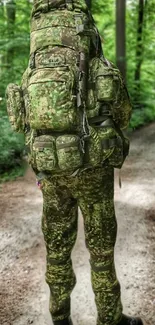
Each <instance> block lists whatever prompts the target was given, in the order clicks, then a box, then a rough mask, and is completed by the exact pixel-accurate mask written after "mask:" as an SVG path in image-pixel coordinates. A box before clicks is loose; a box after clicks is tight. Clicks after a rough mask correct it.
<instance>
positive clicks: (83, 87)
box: [6, 0, 129, 170]
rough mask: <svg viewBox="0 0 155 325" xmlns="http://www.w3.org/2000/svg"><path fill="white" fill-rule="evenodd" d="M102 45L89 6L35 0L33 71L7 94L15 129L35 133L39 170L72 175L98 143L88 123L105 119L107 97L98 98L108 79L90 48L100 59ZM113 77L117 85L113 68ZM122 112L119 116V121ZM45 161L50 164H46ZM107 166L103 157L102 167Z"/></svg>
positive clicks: (31, 69)
mask: <svg viewBox="0 0 155 325" xmlns="http://www.w3.org/2000/svg"><path fill="white" fill-rule="evenodd" d="M98 40H99V35H98V32H97V30H96V28H95V26H94V23H93V20H92V18H91V16H90V13H89V12H88V9H87V6H86V3H85V1H84V0H77V1H65V0H64V1H63V0H55V1H54V0H49V1H46V0H44V1H43V0H38V1H37V0H34V6H33V10H32V18H31V42H30V61H29V66H28V68H27V69H26V72H25V73H24V76H23V81H22V87H19V86H17V85H14V84H10V85H9V86H8V87H7V92H6V93H7V107H8V114H9V117H10V122H11V124H12V125H13V127H14V129H15V130H16V131H18V132H27V130H29V129H30V130H34V131H35V135H36V136H35V139H34V142H33V145H32V147H31V150H32V152H35V154H36V157H35V161H36V165H37V167H36V169H37V170H54V169H55V170H56V169H60V170H67V169H70V170H71V169H76V168H77V167H80V166H83V164H84V161H85V159H84V155H85V142H86V141H85V140H86V139H88V137H89V139H91V138H92V141H91V140H90V143H91V142H93V137H91V131H90V130H92V129H93V126H92V127H90V126H89V124H88V120H89V119H92V118H94V117H95V115H96V117H98V116H100V115H101V113H102V114H103V115H105V112H104V113H103V112H101V109H100V107H99V106H101V105H100V104H99V103H101V102H102V103H103V102H104V103H105V102H106V100H105V98H104V96H103V94H102V96H100V95H101V94H100V95H99V96H98V95H96V94H97V93H101V91H100V89H101V87H100V89H99V87H98V85H101V84H102V89H103V88H104V87H105V85H103V84H106V83H107V82H104V79H106V80H107V76H106V73H103V71H101V70H103V69H102V68H101V67H100V68H99V66H98V67H97V65H98V64H99V62H100V61H99V60H100V59H99V58H97V57H94V58H93V59H91V60H90V56H91V55H92V53H90V49H91V47H92V45H91V44H93V47H94V48H95V51H93V52H94V53H95V56H96V53H97V51H98V53H99V50H98V49H97V48H96V47H97V43H98ZM97 55H99V54H97ZM95 60H98V61H95ZM101 61H102V64H103V65H106V63H105V61H104V62H103V60H101ZM88 63H89V66H88ZM113 70H114V69H113ZM88 71H89V74H90V77H89V76H88ZM110 75H111V77H112V79H114V78H113V73H112V68H111V72H110ZM91 85H93V89H91ZM107 88H108V87H107ZM101 97H102V98H101ZM117 97H118V94H117ZM117 100H118V98H117ZM114 101H115V105H114V107H115V113H114V110H113V114H112V115H113V118H114V119H115V120H116V115H117V122H119V123H120V127H122V124H123V122H122V121H123V119H124V115H123V117H122V116H121V114H122V112H123V109H122V98H121V101H120V102H121V105H120V102H119V105H118V103H117V101H116V98H111V103H112V102H114ZM92 106H93V107H92ZM102 106H103V105H102ZM112 106H113V105H111V109H112ZM118 106H119V109H118ZM117 111H120V116H121V117H119V118H118V116H119V114H118V112H117ZM128 111H129V109H128ZM123 114H124V113H123ZM128 115H129V114H128ZM125 117H126V118H127V114H126V115H125ZM119 123H118V125H119ZM121 123H122V124H121ZM90 124H92V120H90ZM125 124H126V122H125ZM123 126H124V125H123ZM88 143H89V141H87V144H88ZM99 147H100V148H99V150H101V149H102V148H101V146H100V145H99ZM90 153H91V150H90ZM73 156H75V159H73ZM71 158H72V159H71ZM69 159H70V164H69ZM45 160H46V161H47V160H49V162H48V163H47V164H46V162H45V163H43V162H44V161H45ZM73 160H74V161H73ZM90 160H91V159H90ZM103 160H104V157H102V154H101V153H100V159H99V160H98V161H97V164H98V163H102V161H103ZM40 161H41V162H40ZM67 161H68V163H67ZM92 162H93V160H92V161H91V163H90V165H91V164H92ZM87 164H88V159H87ZM94 164H96V162H95V163H93V165H94ZM46 165H47V166H46Z"/></svg>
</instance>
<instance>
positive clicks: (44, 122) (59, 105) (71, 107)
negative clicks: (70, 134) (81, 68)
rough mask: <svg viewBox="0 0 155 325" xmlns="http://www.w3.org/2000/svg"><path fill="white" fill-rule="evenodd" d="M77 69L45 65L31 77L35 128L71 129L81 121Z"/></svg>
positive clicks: (32, 120)
mask: <svg viewBox="0 0 155 325" xmlns="http://www.w3.org/2000/svg"><path fill="white" fill-rule="evenodd" d="M74 82H75V75H74V72H73V71H72V70H71V69H69V68H68V67H55V68H41V69H38V70H34V71H33V72H32V76H31V77H30V81H29V87H28V94H29V103H30V104H29V122H30V126H31V128H33V129H36V130H38V129H51V131H58V132H61V131H65V130H66V131H71V130H74V129H75V127H76V123H77V114H76V96H75V95H74V91H73V89H74Z"/></svg>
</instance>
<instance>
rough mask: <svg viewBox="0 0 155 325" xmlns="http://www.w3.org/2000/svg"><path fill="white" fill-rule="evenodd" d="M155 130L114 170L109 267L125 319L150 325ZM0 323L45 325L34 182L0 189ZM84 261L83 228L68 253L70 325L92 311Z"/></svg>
mask: <svg viewBox="0 0 155 325" xmlns="http://www.w3.org/2000/svg"><path fill="white" fill-rule="evenodd" d="M154 139H155V124H152V125H150V126H148V127H145V128H143V129H142V130H139V131H136V132H135V133H134V134H133V135H132V139H131V151H130V157H129V158H128V159H127V161H126V163H125V164H124V167H123V170H122V181H123V184H122V188H121V189H119V186H118V172H117V171H116V186H115V204H116V214H117V219H118V240H117V245H116V254H115V259H116V266H117V273H118V277H119V280H120V282H121V287H122V301H123V305H124V312H125V313H128V314H140V315H142V316H143V318H144V319H145V322H146V325H154V324H155V205H154V203H155V168H154V167H153V166H154V159H155V145H154V141H155V140H154ZM0 204H1V205H0V206H1V209H0V243H1V244H0V253H1V254H0V256H1V262H0V324H2V325H28V324H34V325H50V324H52V322H51V319H50V315H49V312H48V299H49V291H48V287H47V285H46V284H45V282H44V272H45V247H44V243H43V236H42V233H41V229H40V224H41V214H42V196H41V192H40V191H39V190H38V189H37V187H36V184H35V176H34V175H33V173H32V171H31V170H28V171H27V173H26V175H25V177H23V178H19V179H18V180H17V181H14V182H8V183H6V184H3V185H1V188H0ZM88 259H89V254H88V252H87V250H86V248H85V245H84V234H83V222H82V217H81V216H80V217H79V235H78V239H77V243H76V245H75V248H74V251H73V262H74V268H75V271H76V274H77V280H78V284H77V285H76V288H75V290H74V291H73V294H72V316H73V320H74V324H75V325H78V324H79V325H94V324H95V318H96V308H95V304H94V296H93V293H92V289H91V284H90V268H89V262H88Z"/></svg>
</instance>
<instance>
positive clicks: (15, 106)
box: [6, 84, 25, 132]
mask: <svg viewBox="0 0 155 325" xmlns="http://www.w3.org/2000/svg"><path fill="white" fill-rule="evenodd" d="M6 102H7V112H8V116H9V120H10V123H11V126H12V128H13V130H14V131H16V132H24V129H25V105H24V98H23V92H22V89H21V87H19V86H17V85H15V84H9V85H8V86H7V89H6Z"/></svg>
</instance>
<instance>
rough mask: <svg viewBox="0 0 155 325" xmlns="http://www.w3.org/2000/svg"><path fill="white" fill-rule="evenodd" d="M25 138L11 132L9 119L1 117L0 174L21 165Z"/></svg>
mask: <svg viewBox="0 0 155 325" xmlns="http://www.w3.org/2000/svg"><path fill="white" fill-rule="evenodd" d="M23 147H24V136H23V135H22V134H16V133H15V132H13V131H12V130H11V127H10V123H9V121H8V117H7V116H5V115H3V114H2V116H1V117H0V173H2V172H3V171H7V170H8V169H10V168H12V167H13V166H16V165H20V158H21V154H22V151H23Z"/></svg>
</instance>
